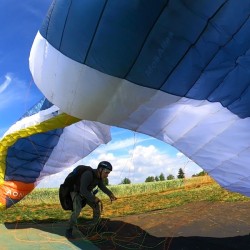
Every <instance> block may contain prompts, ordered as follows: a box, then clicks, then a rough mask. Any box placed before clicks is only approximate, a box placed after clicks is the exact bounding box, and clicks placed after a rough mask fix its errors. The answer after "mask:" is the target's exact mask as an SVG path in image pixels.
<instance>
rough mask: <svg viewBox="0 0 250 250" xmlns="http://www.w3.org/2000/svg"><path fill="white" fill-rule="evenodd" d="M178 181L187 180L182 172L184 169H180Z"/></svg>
mask: <svg viewBox="0 0 250 250" xmlns="http://www.w3.org/2000/svg"><path fill="white" fill-rule="evenodd" d="M177 178H178V179H184V178H185V173H184V171H183V170H182V168H180V169H179V172H178V175H177Z"/></svg>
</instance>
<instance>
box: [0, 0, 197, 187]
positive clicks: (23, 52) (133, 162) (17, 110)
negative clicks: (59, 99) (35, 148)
mask: <svg viewBox="0 0 250 250" xmlns="http://www.w3.org/2000/svg"><path fill="white" fill-rule="evenodd" d="M50 3H51V0H0V6H1V8H0V23H1V26H0V32H1V38H0V96H1V98H0V114H1V119H0V135H1V136H2V135H3V133H4V132H5V131H6V130H7V129H8V128H9V127H10V126H11V125H12V124H13V123H15V122H16V121H17V120H18V119H19V118H20V117H21V116H22V115H23V114H24V113H25V112H26V111H27V110H28V109H29V108H30V107H32V106H33V105H34V104H36V103H37V102H38V101H39V100H40V99H41V97H42V96H43V95H42V94H41V93H40V91H39V90H38V89H37V87H36V85H35V84H34V82H33V80H32V76H31V74H30V71H29V52H30V48H31V46H32V43H33V40H34V38H35V35H36V33H37V31H38V29H39V28H40V25H41V23H42V20H43V18H44V16H45V15H46V12H47V9H48V7H49V5H50ZM111 132H112V138H113V139H112V141H111V142H110V143H108V144H107V145H102V146H100V147H99V148H98V149H97V150H95V151H94V152H92V154H90V155H89V156H88V157H86V158H85V159H83V160H82V161H81V163H83V164H87V165H91V166H93V167H96V166H97V164H98V162H99V161H100V160H109V161H110V162H112V164H113V165H114V168H115V171H113V172H112V174H111V175H110V177H109V179H110V183H111V184H118V183H120V182H121V181H122V180H123V179H124V178H125V177H127V178H129V179H130V180H131V181H132V182H133V183H138V182H144V181H145V179H146V177H148V176H156V175H160V173H163V174H164V175H165V176H167V175H168V174H173V175H175V176H176V175H177V173H178V170H179V168H182V169H183V170H184V172H185V174H186V176H187V177H189V176H191V175H192V174H195V173H198V172H200V171H202V169H200V168H199V167H198V166H197V165H196V164H194V163H193V162H192V161H190V160H189V159H188V158H186V157H185V156H183V155H182V154H181V153H180V152H178V151H177V150H176V149H174V148H173V147H171V146H168V145H167V144H165V143H163V142H160V141H158V140H155V139H153V138H152V137H149V136H146V135H142V134H139V133H135V132H132V131H128V130H125V129H118V128H114V127H113V128H112V130H111ZM72 168H73V166H72V167H71V168H69V169H67V170H65V171H63V172H62V173H59V174H57V175H56V176H50V177H48V178H47V179H45V180H44V181H42V183H41V184H40V185H39V186H41V187H54V186H59V184H60V183H61V182H62V181H63V179H64V178H65V176H66V175H67V174H68V173H69V171H71V170H72ZM55 177H56V178H55ZM55 180H56V181H55Z"/></svg>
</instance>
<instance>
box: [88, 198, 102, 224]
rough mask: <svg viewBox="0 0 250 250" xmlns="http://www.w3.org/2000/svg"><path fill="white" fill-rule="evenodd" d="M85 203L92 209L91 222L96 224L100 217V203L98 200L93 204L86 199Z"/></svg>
mask: <svg viewBox="0 0 250 250" xmlns="http://www.w3.org/2000/svg"><path fill="white" fill-rule="evenodd" d="M87 204H88V205H89V206H90V207H91V208H92V210H93V219H92V224H97V223H98V222H99V220H100V217H101V204H100V202H99V203H96V204H93V203H90V202H88V201H87Z"/></svg>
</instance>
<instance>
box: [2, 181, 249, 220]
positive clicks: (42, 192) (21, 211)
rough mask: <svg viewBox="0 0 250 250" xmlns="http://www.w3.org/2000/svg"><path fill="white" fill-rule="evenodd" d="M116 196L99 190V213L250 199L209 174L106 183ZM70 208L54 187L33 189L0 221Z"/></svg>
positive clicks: (63, 216) (60, 215) (48, 216)
mask: <svg viewBox="0 0 250 250" xmlns="http://www.w3.org/2000/svg"><path fill="white" fill-rule="evenodd" d="M109 188H110V189H111V190H112V192H113V193H114V194H115V195H116V196H117V198H118V200H117V201H115V202H113V203H111V202H110V200H109V199H108V197H107V196H106V195H104V194H103V193H102V192H101V191H99V193H98V195H97V196H98V197H99V198H100V199H101V200H102V202H103V207H104V209H103V213H102V217H104V218H111V217H118V216H126V215H129V214H140V213H145V212H149V211H154V210H161V209H166V208H171V207H176V206H181V205H184V204H186V203H191V202H198V201H209V202H216V201H220V202H237V201H250V198H248V197H245V196H243V195H240V194H238V193H231V192H229V191H226V190H225V189H223V188H221V187H220V186H219V185H218V184H216V183H215V182H214V181H213V180H212V179H211V178H210V177H209V176H203V177H194V178H190V179H178V180H171V181H159V182H148V183H142V184H123V185H114V186H109ZM91 215H92V210H91V209H90V208H89V207H88V206H86V207H85V208H84V209H83V210H82V213H81V217H82V218H86V219H89V218H91ZM69 216H70V211H64V210H63V209H62V208H61V206H60V203H59V198H58V189H52V188H50V189H49V188H48V189H35V190H34V191H33V192H32V193H30V194H29V195H27V196H26V197H25V198H24V199H23V200H21V201H20V202H19V203H17V204H16V205H14V206H12V207H11V208H9V209H7V210H4V211H1V218H0V222H1V223H4V222H55V221H64V220H68V218H69Z"/></svg>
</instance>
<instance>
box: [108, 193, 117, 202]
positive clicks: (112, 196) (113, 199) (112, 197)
mask: <svg viewBox="0 0 250 250" xmlns="http://www.w3.org/2000/svg"><path fill="white" fill-rule="evenodd" d="M109 198H110V201H111V202H112V201H115V200H117V198H116V197H115V196H114V195H113V194H111V195H110V196H109Z"/></svg>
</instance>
